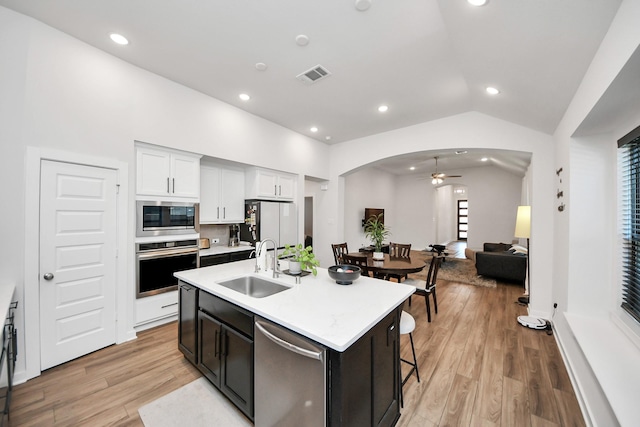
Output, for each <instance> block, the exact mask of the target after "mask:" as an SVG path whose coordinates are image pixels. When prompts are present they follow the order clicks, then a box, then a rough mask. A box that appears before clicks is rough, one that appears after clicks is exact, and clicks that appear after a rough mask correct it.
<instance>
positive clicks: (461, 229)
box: [458, 200, 469, 240]
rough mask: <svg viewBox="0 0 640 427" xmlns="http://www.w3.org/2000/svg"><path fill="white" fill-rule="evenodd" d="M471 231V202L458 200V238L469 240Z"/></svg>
mask: <svg viewBox="0 0 640 427" xmlns="http://www.w3.org/2000/svg"><path fill="white" fill-rule="evenodd" d="M468 231H469V202H468V201H466V200H458V240H467V232H468Z"/></svg>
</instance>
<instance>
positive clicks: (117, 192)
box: [116, 184, 120, 194]
mask: <svg viewBox="0 0 640 427" xmlns="http://www.w3.org/2000/svg"><path fill="white" fill-rule="evenodd" d="M116 194H120V184H116Z"/></svg>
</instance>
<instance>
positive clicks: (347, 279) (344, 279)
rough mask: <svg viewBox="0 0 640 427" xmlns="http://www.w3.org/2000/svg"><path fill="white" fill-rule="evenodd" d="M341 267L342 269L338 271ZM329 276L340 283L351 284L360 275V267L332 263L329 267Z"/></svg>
mask: <svg viewBox="0 0 640 427" xmlns="http://www.w3.org/2000/svg"><path fill="white" fill-rule="evenodd" d="M338 269H340V270H341V271H338ZM328 271H329V277H331V278H332V279H333V280H335V281H336V283H337V284H338V285H350V284H351V283H352V282H353V281H354V280H357V279H358V277H360V272H361V270H360V267H358V266H357V265H349V264H341V265H332V266H331V267H329V268H328Z"/></svg>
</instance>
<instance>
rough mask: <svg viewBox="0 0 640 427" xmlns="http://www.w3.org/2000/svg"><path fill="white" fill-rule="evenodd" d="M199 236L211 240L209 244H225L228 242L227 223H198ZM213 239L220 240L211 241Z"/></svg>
mask: <svg viewBox="0 0 640 427" xmlns="http://www.w3.org/2000/svg"><path fill="white" fill-rule="evenodd" d="M200 237H202V238H205V237H206V238H208V239H210V240H212V242H211V246H227V245H228V244H229V224H220V225H216V224H200ZM213 239H220V242H218V243H213Z"/></svg>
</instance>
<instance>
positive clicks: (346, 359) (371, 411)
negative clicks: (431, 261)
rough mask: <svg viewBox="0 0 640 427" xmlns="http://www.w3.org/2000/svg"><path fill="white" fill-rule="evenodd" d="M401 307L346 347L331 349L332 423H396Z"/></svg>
mask: <svg viewBox="0 0 640 427" xmlns="http://www.w3.org/2000/svg"><path fill="white" fill-rule="evenodd" d="M398 311H399V309H396V310H394V311H393V312H391V313H390V314H388V315H387V316H386V317H385V318H384V319H383V320H382V321H380V322H379V323H378V324H377V325H376V326H374V327H373V328H372V329H371V330H369V332H367V333H366V334H365V335H364V336H363V337H361V338H360V339H359V340H358V341H356V342H355V343H354V344H353V345H352V346H350V347H349V348H348V349H347V350H346V351H344V352H337V351H329V353H328V358H329V360H328V362H329V373H330V374H329V408H328V411H329V413H328V417H327V419H328V420H329V425H330V426H332V427H334V426H335V427H337V426H381V427H382V426H393V425H395V423H396V422H397V421H398V418H400V403H399V402H400V401H399V398H400V380H399V378H400V375H399V372H400V371H399V369H400V359H399V347H398V346H399V337H400V335H399V329H400V328H399V323H398V321H399V318H400V315H399V313H398Z"/></svg>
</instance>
